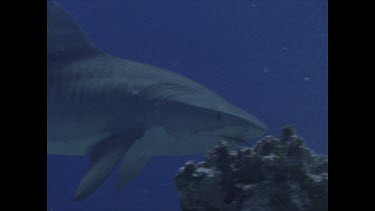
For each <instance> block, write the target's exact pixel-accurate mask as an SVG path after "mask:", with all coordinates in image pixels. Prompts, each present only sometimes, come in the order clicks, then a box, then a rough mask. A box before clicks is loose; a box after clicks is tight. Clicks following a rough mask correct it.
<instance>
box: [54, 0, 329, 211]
mask: <svg viewBox="0 0 375 211" xmlns="http://www.w3.org/2000/svg"><path fill="white" fill-rule="evenodd" d="M57 2H58V3H60V5H62V6H63V7H64V8H65V10H66V11H67V12H68V13H69V14H70V15H71V16H72V17H73V18H74V20H75V21H76V22H77V23H78V24H79V25H80V26H81V28H82V29H83V30H84V31H85V33H86V34H87V35H88V37H89V38H90V39H91V40H92V41H93V42H94V43H95V44H96V45H97V46H98V47H99V48H101V49H102V50H104V51H106V52H108V53H110V54H112V55H115V56H119V57H123V58H127V59H130V60H134V61H138V62H142V63H147V64H152V65H155V66H159V67H163V68H166V69H169V70H172V71H175V72H178V73H181V74H183V75H185V76H188V77H190V78H192V79H194V80H196V81H198V82H200V83H202V84H204V85H205V86H207V87H209V88H210V89H212V90H214V91H216V92H217V93H219V94H220V95H222V96H224V97H225V98H226V99H228V100H229V101H230V102H232V103H234V104H235V105H237V106H239V107H241V108H243V109H244V110H246V111H248V112H249V113H251V114H253V115H254V116H256V117H258V118H259V119H260V120H261V121H262V122H264V123H265V124H266V125H267V126H268V127H269V131H268V133H267V134H273V135H278V134H280V130H281V129H282V127H283V126H284V125H287V124H291V125H294V126H295V127H296V128H297V131H298V133H299V135H300V136H302V137H303V138H304V140H305V141H306V144H307V145H308V146H309V147H310V148H312V149H313V150H314V151H316V152H318V153H321V154H327V152H328V149H327V142H328V140H327V139H328V138H327V136H328V135H327V134H328V131H327V122H328V115H327V112H328V108H327V106H328V102H327V101H328V100H327V99H328V97H327V92H328V91H327V88H328V86H327V82H328V64H327V63H328V54H327V51H328V46H327V42H328V39H327V35H328V32H327V31H328V22H327V0H157V1H156V0H79V1H77V0H58V1H57ZM192 159H193V160H197V161H199V160H201V159H202V156H188V157H155V158H153V159H152V160H151V161H150V162H149V163H148V165H147V166H146V168H145V169H144V170H143V171H142V172H141V174H140V175H139V176H138V177H137V178H136V179H135V180H134V182H132V183H131V184H130V185H129V186H127V187H126V188H125V189H124V190H122V191H119V190H117V189H116V187H115V179H116V176H117V173H118V171H117V170H116V171H115V172H114V173H113V174H112V176H111V177H110V178H109V179H108V180H107V181H106V182H105V183H104V184H103V185H102V186H101V187H100V188H99V189H98V190H97V191H96V192H95V193H94V194H93V195H92V196H90V197H89V198H88V199H86V200H83V201H80V202H73V200H72V199H73V195H74V192H75V189H76V187H77V186H78V184H79V182H80V180H81V178H82V177H83V176H84V174H85V172H86V170H87V168H88V165H89V160H88V158H87V157H65V156H56V155H48V164H47V172H48V184H47V192H48V210H49V211H151V210H152V211H153V210H155V211H159V210H162V211H178V210H180V209H179V202H178V196H177V192H176V191H175V188H174V184H173V178H174V175H175V174H176V171H177V169H178V168H179V167H181V166H182V165H183V164H184V163H185V162H186V161H187V160H192Z"/></svg>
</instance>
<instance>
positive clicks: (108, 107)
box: [47, 2, 267, 201]
mask: <svg viewBox="0 0 375 211" xmlns="http://www.w3.org/2000/svg"><path fill="white" fill-rule="evenodd" d="M266 130H267V127H266V126H265V125H264V124H263V123H262V122H261V121H260V120H258V119H257V118H256V117H254V116H252V115H251V114H249V113H248V112H246V111H244V110H242V109H240V108H239V107H237V106H235V105H233V104H232V103H230V102H228V101H227V100H225V99H224V98H223V97H221V96H220V95H219V94H217V93H215V92H213V91H212V90H210V89H208V88H207V87H205V86H203V85H201V84H199V83H197V82H195V81H193V80H191V79H189V78H187V77H185V76H183V75H181V74H178V73H175V72H172V71H169V70H166V69H163V68H159V67H155V66H152V65H148V64H143V63H139V62H135V61H131V60H127V59H122V58H118V57H116V56H112V55H110V54H108V53H106V52H103V51H102V50H100V49H99V48H98V47H96V46H95V45H94V44H93V43H92V42H91V41H90V40H89V39H88V38H87V36H86V35H85V33H84V32H82V30H81V29H80V27H79V26H78V25H77V24H76V23H75V22H74V20H73V19H72V18H71V17H70V15H69V14H68V13H67V12H66V11H65V10H64V9H63V8H62V7H61V6H60V5H59V4H58V3H56V2H53V3H50V4H48V5H47V153H48V154H55V155H64V156H88V158H89V159H90V165H89V167H88V169H87V172H86V174H85V175H84V176H83V178H82V180H81V181H80V183H79V185H78V188H77V189H76V192H75V195H74V200H75V201H79V200H82V199H85V198H87V197H88V196H90V195H91V194H93V193H94V192H95V191H96V190H97V189H98V188H99V186H100V185H101V184H102V183H103V182H104V181H105V180H106V178H107V177H108V176H109V175H110V174H111V173H112V171H113V170H114V169H115V168H116V167H117V166H119V168H120V171H119V172H120V173H119V174H120V175H119V179H118V181H117V185H118V186H119V187H124V186H126V185H127V184H129V183H130V182H131V181H132V180H133V179H134V178H135V177H136V175H137V174H138V173H139V172H140V171H141V170H142V169H143V167H144V166H145V165H146V163H147V162H148V161H149V160H150V158H152V157H153V156H163V155H167V156H183V155H194V154H201V153H205V152H206V151H207V150H209V149H210V148H212V147H213V146H215V145H216V144H217V143H219V142H220V141H223V140H224V141H226V142H227V143H228V145H229V146H230V147H238V146H241V145H243V144H244V143H245V142H246V141H247V140H249V139H252V138H255V137H258V136H261V135H263V134H264V133H265V132H266Z"/></svg>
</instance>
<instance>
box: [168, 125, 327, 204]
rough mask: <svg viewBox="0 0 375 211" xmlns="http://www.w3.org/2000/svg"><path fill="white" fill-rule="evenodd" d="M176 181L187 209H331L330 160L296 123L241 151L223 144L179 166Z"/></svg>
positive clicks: (182, 201) (181, 199)
mask: <svg viewBox="0 0 375 211" xmlns="http://www.w3.org/2000/svg"><path fill="white" fill-rule="evenodd" d="M175 184H176V189H177V191H178V193H179V196H180V202H181V209H182V210H183V211H324V210H328V158H327V157H326V156H323V155H318V154H316V153H314V152H313V151H311V150H310V149H308V148H307V147H306V146H305V145H304V142H303V140H302V139H301V138H300V137H298V136H297V135H296V132H295V130H294V129H293V128H292V127H285V128H284V129H283V131H282V134H281V135H280V138H276V137H273V136H266V137H264V138H263V139H261V140H260V141H258V142H257V143H256V145H255V146H254V147H250V148H241V149H239V150H237V151H230V150H229V149H228V147H227V145H226V143H225V142H223V143H221V144H219V145H217V146H216V147H215V148H214V149H213V150H212V151H209V152H208V153H207V154H206V156H205V159H204V161H203V162H200V163H194V162H192V161H189V162H187V163H186V164H185V166H184V167H182V168H180V169H179V171H178V173H177V175H176V177H175Z"/></svg>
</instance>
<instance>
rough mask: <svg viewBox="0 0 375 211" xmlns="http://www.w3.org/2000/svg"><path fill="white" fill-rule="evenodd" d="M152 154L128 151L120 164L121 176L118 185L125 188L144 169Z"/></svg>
mask: <svg viewBox="0 0 375 211" xmlns="http://www.w3.org/2000/svg"><path fill="white" fill-rule="evenodd" d="M149 159H150V156H149V155H148V154H146V153H133V152H132V153H128V154H126V155H125V156H124V157H123V159H122V161H121V164H120V178H119V180H118V181H117V187H118V188H123V187H124V186H126V185H127V184H129V183H130V182H131V181H132V180H133V179H134V178H135V177H136V176H137V175H138V174H139V172H140V171H141V170H142V169H143V167H144V166H145V165H146V164H147V162H148V161H149Z"/></svg>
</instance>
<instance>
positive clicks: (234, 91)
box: [46, 0, 328, 211]
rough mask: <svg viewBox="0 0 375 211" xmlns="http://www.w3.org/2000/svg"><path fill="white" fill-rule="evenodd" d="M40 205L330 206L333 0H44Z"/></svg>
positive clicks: (102, 209) (77, 209) (116, 210)
mask: <svg viewBox="0 0 375 211" xmlns="http://www.w3.org/2000/svg"><path fill="white" fill-rule="evenodd" d="M46 4H47V8H46V9H47V154H48V155H47V156H48V157H47V210H48V211H179V210H181V211H324V210H328V1H327V0H303V1H302V0H158V1H155V0H105V1H104V0H79V1H77V0H75V1H73V0H54V1H52V0H47V2H46Z"/></svg>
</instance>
